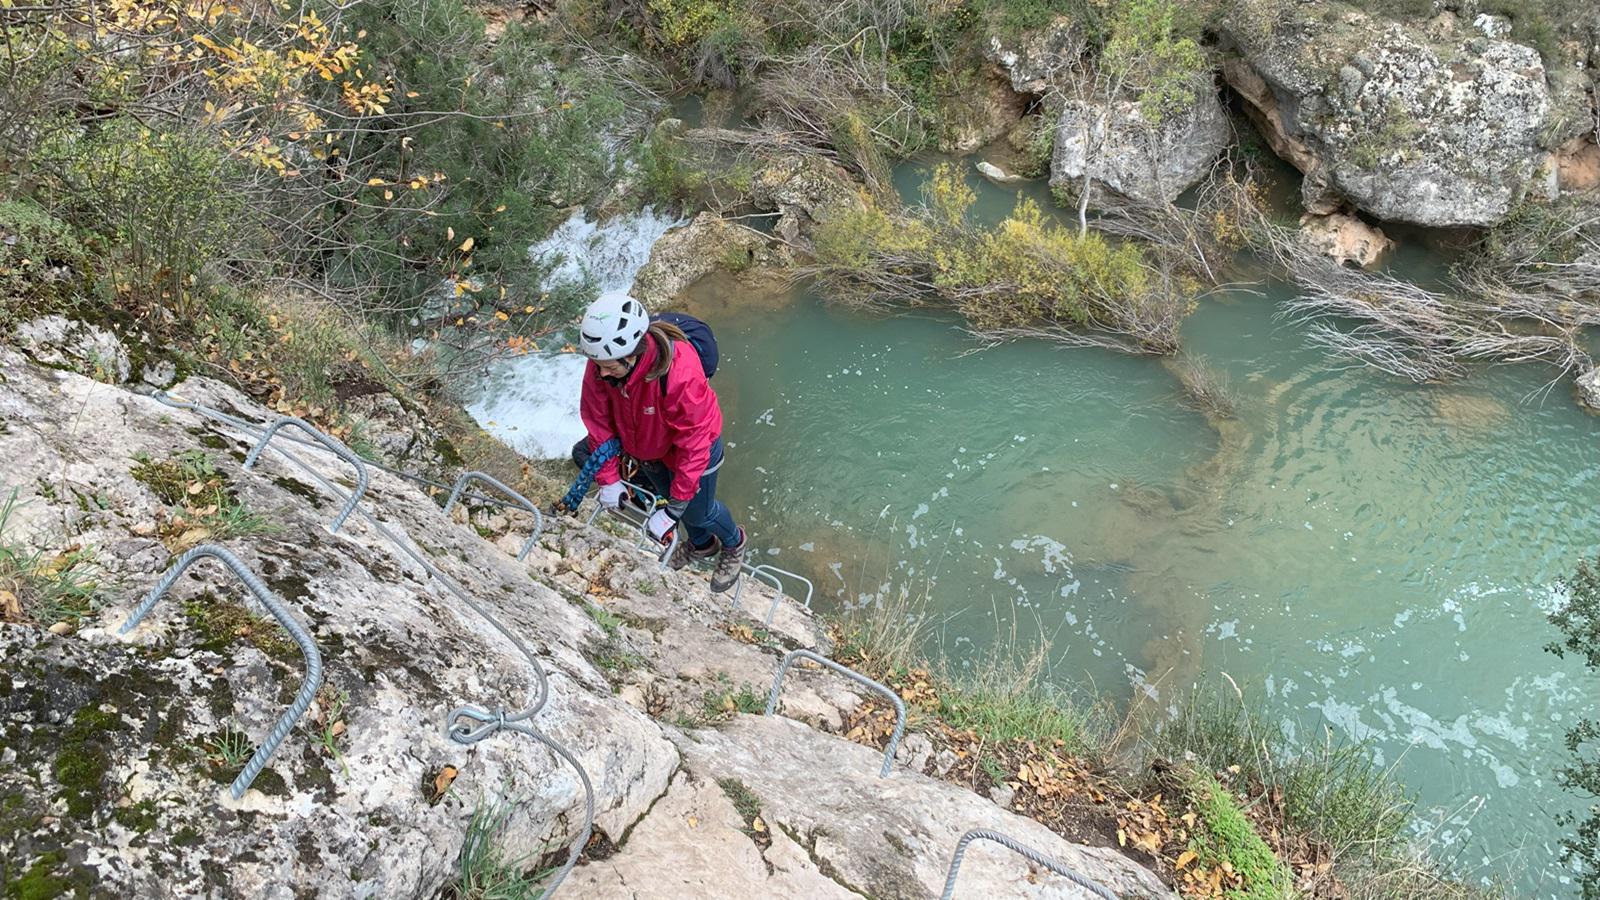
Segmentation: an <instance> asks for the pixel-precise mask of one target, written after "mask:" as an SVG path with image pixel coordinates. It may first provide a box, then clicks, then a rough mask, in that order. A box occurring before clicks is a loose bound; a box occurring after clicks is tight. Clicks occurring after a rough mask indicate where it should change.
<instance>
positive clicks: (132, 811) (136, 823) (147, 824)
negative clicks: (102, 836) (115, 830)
mask: <svg viewBox="0 0 1600 900" xmlns="http://www.w3.org/2000/svg"><path fill="white" fill-rule="evenodd" d="M113 818H115V819H116V820H117V824H118V825H121V826H122V827H123V828H126V829H128V830H129V831H135V832H138V833H139V834H144V833H145V832H147V831H149V830H150V829H152V828H154V827H156V821H157V819H158V818H160V817H159V816H158V815H157V813H156V802H155V801H154V800H140V801H139V802H138V803H134V804H132V805H129V806H120V807H118V808H117V811H116V813H114V814H113Z"/></svg>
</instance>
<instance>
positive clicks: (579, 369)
mask: <svg viewBox="0 0 1600 900" xmlns="http://www.w3.org/2000/svg"><path fill="white" fill-rule="evenodd" d="M679 223H680V220H678V219H676V218H672V217H670V216H667V215H663V214H658V213H656V212H655V211H654V210H652V209H651V208H650V207H645V208H644V209H642V210H640V211H639V212H637V213H629V214H626V215H620V216H616V217H614V218H612V219H609V220H607V221H605V222H600V223H597V222H592V221H590V220H589V218H588V217H587V216H586V215H585V214H584V213H583V212H581V211H580V212H578V213H575V214H574V215H573V216H572V218H570V219H568V220H567V221H565V222H563V223H561V225H559V226H558V227H557V228H556V230H555V231H553V232H551V233H550V236H549V237H547V238H545V239H544V240H542V241H540V242H539V243H537V244H534V245H533V246H531V247H529V248H528V255H529V256H530V257H532V258H533V259H535V260H543V259H552V258H555V257H557V256H559V259H560V262H559V264H558V265H557V266H556V267H555V269H554V270H553V271H552V272H551V274H550V276H549V278H548V279H546V282H545V284H544V285H543V288H544V289H545V290H552V289H554V288H557V287H559V286H561V285H562V284H571V283H573V282H582V281H584V280H586V279H587V280H588V281H590V283H592V284H593V286H594V287H595V288H596V289H598V290H599V291H611V290H622V291H625V290H627V289H628V288H630V287H631V286H632V285H633V278H634V276H635V275H637V274H638V272H639V270H640V269H641V268H643V267H644V264H645V263H646V262H648V261H649V259H650V247H651V246H652V245H653V244H655V242H656V239H657V238H659V237H661V235H663V234H665V233H666V231H667V229H669V228H672V227H673V226H675V225H678V224H679ZM563 343H566V341H565V340H564V339H563V338H562V337H560V336H552V339H551V340H550V341H549V342H548V346H552V347H560V346H561V345H562V344H563ZM583 366H584V358H583V357H582V356H580V355H578V354H576V353H559V352H557V353H552V352H540V353H529V354H527V355H525V356H518V357H513V358H509V359H504V360H501V361H499V362H496V363H495V364H494V365H492V366H491V367H490V369H489V374H488V377H487V378H486V379H485V380H484V382H483V384H482V386H481V390H480V392H479V394H478V399H477V400H476V401H474V402H473V403H471V404H469V405H468V406H467V407H466V409H467V413H468V414H469V415H471V416H472V417H473V418H474V419H476V420H477V422H478V424H479V425H481V426H483V428H484V430H486V431H488V432H489V433H490V434H493V435H494V436H495V437H497V438H499V439H501V440H502V441H505V442H506V443H507V444H509V445H510V446H511V447H513V448H515V449H516V450H517V451H518V452H519V453H521V454H523V455H524V456H529V457H533V458H535V459H551V458H555V457H561V456H565V455H566V454H567V451H568V450H569V449H570V448H571V447H572V444H573V443H574V442H575V441H577V440H578V438H580V437H582V436H583V434H584V428H583V423H582V421H580V420H579V418H578V393H579V389H580V386H581V385H582V382H583Z"/></svg>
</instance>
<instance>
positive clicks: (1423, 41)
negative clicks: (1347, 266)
mask: <svg viewBox="0 0 1600 900" xmlns="http://www.w3.org/2000/svg"><path fill="white" fill-rule="evenodd" d="M1479 19H1480V20H1481V21H1478V22H1475V23H1474V24H1475V27H1470V28H1469V27H1464V26H1463V25H1462V24H1461V23H1460V22H1458V21H1457V20H1456V19H1455V17H1454V16H1449V17H1446V16H1440V17H1436V18H1435V19H1433V20H1430V21H1429V22H1427V23H1419V24H1416V25H1407V24H1401V23H1398V22H1393V21H1389V20H1387V19H1384V18H1379V17H1375V16H1370V15H1368V14H1366V13H1363V12H1361V11H1359V10H1356V9H1354V8H1353V7H1349V6H1346V5H1343V4H1332V5H1326V4H1313V5H1305V4H1300V5H1291V6H1290V7H1289V8H1288V9H1287V12H1286V15H1285V18H1284V19H1283V20H1282V21H1280V22H1278V23H1276V24H1275V25H1272V26H1269V27H1262V24H1261V23H1260V22H1259V21H1256V20H1255V19H1253V18H1250V17H1248V16H1246V15H1244V14H1243V13H1241V12H1234V13H1231V14H1230V15H1228V16H1225V17H1224V20H1223V23H1222V25H1221V28H1220V34H1221V36H1222V38H1223V40H1224V41H1225V43H1227V44H1229V45H1231V46H1232V47H1233V48H1234V49H1235V50H1236V51H1237V53H1238V58H1237V59H1235V60H1233V61H1230V62H1229V63H1227V64H1225V65H1224V68H1223V74H1224V76H1225V77H1226V78H1227V80H1228V82H1229V84H1230V85H1232V86H1233V87H1234V89H1235V90H1237V91H1238V92H1239V94H1240V96H1241V97H1243V98H1244V100H1245V101H1246V104H1247V107H1248V109H1249V111H1250V113H1251V117H1252V118H1253V119H1254V120H1255V121H1256V122H1257V123H1258V124H1259V125H1261V126H1262V130H1263V132H1264V134H1265V135H1266V137H1267V140H1268V143H1269V144H1270V145H1271V146H1272V147H1273V149H1274V150H1275V151H1276V152H1278V154H1279V155H1280V156H1283V158H1284V159H1286V160H1288V161H1289V162H1290V163H1292V164H1294V165H1295V166H1296V167H1297V168H1299V169H1300V170H1301V171H1302V172H1304V173H1305V174H1306V176H1307V177H1306V179H1305V182H1304V185H1303V196H1304V200H1305V205H1306V208H1307V210H1308V211H1312V212H1317V213H1327V212H1331V211H1333V210H1334V209H1336V208H1337V207H1339V206H1341V205H1349V206H1354V207H1356V208H1358V209H1360V210H1362V211H1363V212H1366V213H1368V214H1370V215H1373V216H1375V217H1377V218H1380V219H1384V220H1395V221H1404V222H1413V223H1416V224H1419V225H1430V226H1464V225H1470V226H1487V225H1493V224H1495V223H1496V222H1499V221H1500V220H1501V219H1503V218H1504V217H1505V215H1506V213H1507V212H1508V211H1509V209H1510V208H1511V207H1512V205H1514V204H1515V203H1517V202H1518V201H1519V200H1521V199H1522V198H1523V197H1524V196H1526V195H1527V194H1528V193H1529V191H1530V190H1539V191H1540V192H1541V193H1543V185H1544V184H1545V182H1546V181H1548V180H1550V179H1549V177H1548V176H1547V175H1546V174H1544V173H1545V172H1546V171H1548V170H1549V169H1550V167H1549V166H1548V164H1547V162H1548V154H1549V151H1551V150H1552V149H1553V148H1554V146H1556V145H1559V143H1561V142H1564V141H1566V140H1568V139H1569V138H1570V137H1571V136H1572V134H1571V127H1572V125H1571V123H1574V122H1581V121H1583V120H1584V118H1585V116H1584V115H1583V113H1584V110H1582V109H1580V105H1581V104H1582V103H1584V102H1585V101H1584V100H1583V93H1582V91H1581V90H1574V89H1572V85H1571V84H1569V83H1568V82H1570V81H1571V79H1570V78H1567V77H1566V74H1567V73H1558V74H1559V75H1560V77H1555V78H1551V79H1547V77H1546V75H1547V73H1546V71H1545V68H1544V64H1543V63H1542V61H1541V60H1540V58H1539V54H1538V53H1537V52H1536V51H1535V50H1533V49H1532V48H1530V47H1527V46H1523V45H1522V44H1518V43H1515V42H1514V40H1515V38H1516V37H1517V35H1516V32H1515V30H1513V31H1512V33H1511V35H1510V39H1506V38H1505V37H1504V36H1499V37H1496V36H1491V34H1494V35H1499V34H1501V32H1502V30H1503V29H1502V26H1503V20H1497V19H1495V18H1494V17H1479ZM1552 85H1554V86H1553V87H1552Z"/></svg>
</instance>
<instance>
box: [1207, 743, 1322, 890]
mask: <svg viewBox="0 0 1600 900" xmlns="http://www.w3.org/2000/svg"><path fill="white" fill-rule="evenodd" d="M1185 782H1186V783H1185V785H1184V788H1185V791H1186V792H1187V793H1188V795H1189V800H1190V802H1191V803H1193V804H1194V807H1195V810H1196V811H1197V812H1198V813H1199V814H1200V821H1199V824H1198V825H1197V830H1196V834H1195V836H1194V838H1193V840H1192V841H1191V842H1190V846H1189V849H1190V850H1193V851H1194V852H1195V853H1197V854H1198V855H1199V857H1200V861H1201V862H1202V863H1204V864H1205V865H1206V866H1208V867H1211V868H1223V869H1227V870H1231V871H1232V872H1234V873H1235V874H1237V875H1238V876H1239V877H1240V878H1242V879H1243V880H1244V886H1243V889H1242V890H1234V891H1229V892H1228V894H1227V896H1228V897H1229V898H1230V900H1280V898H1285V897H1293V896H1295V892H1294V878H1293V876H1292V875H1291V874H1290V873H1289V871H1288V870H1287V869H1286V868H1284V865H1283V863H1282V862H1280V861H1279V860H1278V857H1277V855H1276V854H1274V853H1273V852H1272V848H1271V847H1269V846H1267V842H1266V841H1263V840H1262V839H1261V836H1260V835H1258V834H1256V830H1255V827H1254V826H1252V825H1251V824H1250V820H1249V819H1248V818H1246V817H1245V814H1244V811H1243V810H1241V809H1240V808H1239V804H1238V803H1237V802H1236V801H1235V800H1234V798H1233V795H1232V794H1230V793H1228V791H1227V790H1226V789H1225V788H1223V787H1222V785H1221V784H1218V783H1217V780H1216V778H1214V777H1212V776H1211V775H1209V774H1207V773H1204V772H1192V773H1189V774H1188V775H1187V777H1186V779H1185Z"/></svg>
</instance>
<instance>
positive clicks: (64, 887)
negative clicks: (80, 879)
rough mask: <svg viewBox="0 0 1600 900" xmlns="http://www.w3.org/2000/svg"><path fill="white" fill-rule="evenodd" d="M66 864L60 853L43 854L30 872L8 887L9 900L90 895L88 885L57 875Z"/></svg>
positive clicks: (43, 899) (34, 862)
mask: <svg viewBox="0 0 1600 900" xmlns="http://www.w3.org/2000/svg"><path fill="white" fill-rule="evenodd" d="M65 862H66V859H65V857H63V856H62V854H61V853H60V852H59V851H52V852H50V853H46V854H43V855H42V856H40V857H39V858H38V859H35V860H34V861H33V864H32V865H30V866H29V867H28V871H26V872H24V873H22V875H20V876H18V878H17V879H16V880H15V881H13V882H11V883H10V884H8V885H6V898H7V900H50V898H53V897H66V896H78V897H87V896H88V895H89V892H88V888H87V886H86V885H83V884H77V883H75V882H74V880H73V879H71V878H67V877H63V876H61V875H57V874H56V871H57V870H58V869H60V868H61V866H62V864H63V863H65Z"/></svg>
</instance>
